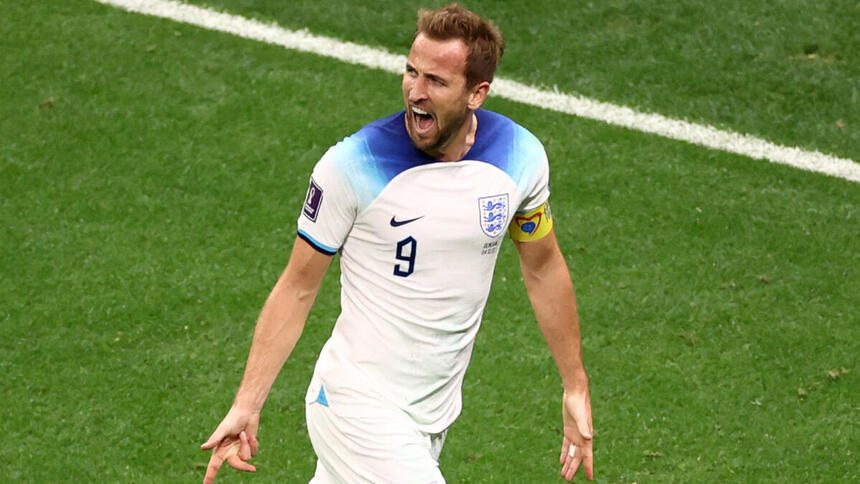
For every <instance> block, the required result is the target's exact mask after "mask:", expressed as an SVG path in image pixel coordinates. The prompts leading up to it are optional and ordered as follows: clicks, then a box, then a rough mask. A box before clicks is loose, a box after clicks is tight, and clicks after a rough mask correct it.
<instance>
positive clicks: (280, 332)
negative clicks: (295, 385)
mask: <svg viewBox="0 0 860 484" xmlns="http://www.w3.org/2000/svg"><path fill="white" fill-rule="evenodd" d="M330 263H331V257H330V256H327V255H325V254H321V253H320V252H317V251H316V250H315V249H314V248H313V247H311V246H310V245H308V243H307V242H305V241H304V240H302V239H300V238H296V241H295V243H294V245H293V252H292V254H291V255H290V261H289V263H288V264H287V267H286V269H285V270H284V272H283V273H282V274H281V277H280V278H279V279H278V282H277V283H276V284H275V287H274V288H273V289H272V292H271V293H270V294H269V297H268V299H266V303H265V304H264V305H263V310H262V311H261V312H260V317H259V318H258V319H257V326H256V328H255V329H254V339H253V341H252V343H251V350H250V352H249V354H248V362H247V363H246V365H245V373H244V375H243V376H242V383H241V384H240V385H239V390H238V391H237V392H236V397H235V398H234V400H233V405H232V407H231V408H230V411H229V412H228V413H227V416H225V417H224V420H222V421H221V423H220V424H219V425H218V428H216V429H215V432H213V433H212V435H211V436H210V437H209V439H208V440H207V441H206V443H204V444H203V445H202V446H201V448H203V449H204V450H208V449H212V457H211V458H210V460H209V466H208V468H207V469H206V476H205V477H204V479H203V482H204V483H212V482H214V480H215V475H216V474H217V473H218V469H219V468H220V467H221V465H222V464H223V463H224V461H225V460H226V461H227V463H228V464H230V465H231V466H233V467H235V468H237V469H240V470H244V471H250V472H253V471H255V470H256V469H255V468H254V466H252V465H250V464H248V463H247V462H246V461H247V460H249V459H250V458H251V457H252V456H253V455H255V454H256V453H257V449H258V442H257V427H258V425H259V421H260V411H261V410H262V408H263V404H264V403H265V401H266V397H267V396H268V395H269V390H271V388H272V384H273V383H274V381H275V378H276V377H277V376H278V373H279V372H280V370H281V367H282V366H283V365H284V362H285V361H286V360H287V357H289V355H290V353H292V351H293V348H294V347H295V346H296V342H297V341H298V339H299V336H301V334H302V330H303V329H304V325H305V320H306V318H307V316H308V313H309V312H310V309H311V306H312V305H313V302H314V299H315V298H316V294H317V291H318V290H319V286H320V283H321V282H322V278H323V276H324V275H325V272H326V269H328V266H329V264H330Z"/></svg>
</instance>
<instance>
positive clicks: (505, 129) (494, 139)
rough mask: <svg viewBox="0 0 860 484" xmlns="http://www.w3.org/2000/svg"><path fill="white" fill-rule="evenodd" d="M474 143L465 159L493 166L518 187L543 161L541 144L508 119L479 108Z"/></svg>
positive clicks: (530, 176) (521, 185) (543, 155)
mask: <svg viewBox="0 0 860 484" xmlns="http://www.w3.org/2000/svg"><path fill="white" fill-rule="evenodd" d="M475 115H476V116H477V117H478V132H477V134H476V135H475V144H474V145H473V146H472V149H470V150H469V152H468V153H466V156H465V159H468V160H477V161H483V162H486V163H489V164H491V165H493V166H496V167H497V168H499V169H500V170H502V171H504V172H505V173H507V174H508V175H509V176H510V177H511V178H512V179H513V180H514V181H515V182H516V183H517V185H518V186H519V187H520V188H523V187H524V186H525V185H527V184H528V183H529V182H530V181H531V179H532V177H533V176H534V174H535V172H536V171H537V170H539V169H542V168H543V161H544V160H545V159H546V153H545V152H544V149H543V145H542V144H541V142H540V141H539V140H538V139H537V137H535V135H533V134H532V133H531V132H529V131H528V130H527V129H525V128H523V127H522V126H520V125H519V124H517V123H515V122H513V121H512V120H511V119H510V118H508V117H506V116H503V115H501V114H498V113H494V112H492V111H487V110H485V109H479V110H478V111H476V112H475Z"/></svg>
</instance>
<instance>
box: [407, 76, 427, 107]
mask: <svg viewBox="0 0 860 484" xmlns="http://www.w3.org/2000/svg"><path fill="white" fill-rule="evenodd" d="M425 99H427V80H426V79H424V77H423V76H420V75H419V76H416V77H414V78H412V79H409V102H410V103H418V102H421V101H424V100H425Z"/></svg>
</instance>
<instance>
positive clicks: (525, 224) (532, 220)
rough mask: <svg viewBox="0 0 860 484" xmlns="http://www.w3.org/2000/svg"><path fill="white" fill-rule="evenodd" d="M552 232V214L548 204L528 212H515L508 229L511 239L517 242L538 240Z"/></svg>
mask: <svg viewBox="0 0 860 484" xmlns="http://www.w3.org/2000/svg"><path fill="white" fill-rule="evenodd" d="M550 230H552V212H551V211H550V209H549V202H546V203H544V204H543V205H541V206H540V207H538V208H536V209H534V210H532V211H530V212H525V213H523V212H517V213H516V215H514V220H513V223H511V226H510V228H508V233H509V234H511V238H512V239H513V240H516V241H517V242H528V241H531V240H540V239H542V238H544V237H546V235H547V234H548V233H549V232H550Z"/></svg>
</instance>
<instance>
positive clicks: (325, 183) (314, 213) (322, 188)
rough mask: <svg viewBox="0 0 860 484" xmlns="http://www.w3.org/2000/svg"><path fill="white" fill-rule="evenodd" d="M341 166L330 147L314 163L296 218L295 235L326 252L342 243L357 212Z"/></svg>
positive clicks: (352, 194)
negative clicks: (296, 227) (296, 232)
mask: <svg viewBox="0 0 860 484" xmlns="http://www.w3.org/2000/svg"><path fill="white" fill-rule="evenodd" d="M341 168H342V165H341V164H340V163H338V162H337V147H333V148H331V149H329V150H328V151H327V152H326V154H325V155H323V157H322V159H320V161H319V162H317V164H316V166H315V167H314V170H313V173H312V174H311V179H310V182H309V184H308V192H307V194H306V196H305V201H304V204H303V205H302V212H301V214H300V215H299V220H298V235H299V237H301V238H302V239H304V240H305V241H306V242H308V243H309V244H311V246H313V247H314V248H315V249H316V250H318V251H320V252H322V253H324V254H328V255H334V254H335V253H337V251H338V250H339V249H340V247H341V246H342V245H343V243H344V241H345V240H346V236H347V234H349V231H350V229H351V228H352V224H353V222H354V221H355V217H356V213H357V210H356V199H355V194H354V192H353V190H352V187H351V186H350V184H349V180H348V178H347V177H346V175H345V174H344V173H343V171H342V170H341Z"/></svg>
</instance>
